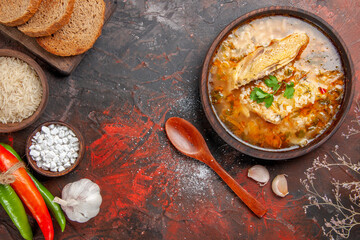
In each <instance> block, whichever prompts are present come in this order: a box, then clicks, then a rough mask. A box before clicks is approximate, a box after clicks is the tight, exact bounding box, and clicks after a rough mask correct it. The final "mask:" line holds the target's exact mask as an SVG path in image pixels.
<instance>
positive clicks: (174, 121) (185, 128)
mask: <svg viewBox="0 0 360 240" xmlns="http://www.w3.org/2000/svg"><path fill="white" fill-rule="evenodd" d="M165 131H166V134H167V136H168V138H169V140H170V142H171V143H172V144H173V145H174V147H175V148H176V149H177V150H179V151H180V152H181V153H183V154H185V155H186V156H189V157H192V158H195V159H197V160H199V161H202V162H203V163H205V164H207V165H208V166H209V167H211V168H212V169H213V170H214V171H215V172H216V173H217V174H218V175H219V176H220V177H221V178H222V179H223V180H224V182H225V183H226V184H227V185H228V186H229V187H230V188H231V189H232V190H233V191H234V192H235V193H236V195H237V196H238V197H239V198H240V199H241V200H242V201H243V202H244V203H245V205H246V206H248V207H249V209H250V210H251V211H253V213H255V214H256V216H258V217H262V216H264V215H265V213H266V211H267V209H266V208H265V207H264V206H263V205H262V204H261V203H260V202H259V201H258V200H256V199H255V198H254V197H253V196H252V195H250V194H249V193H248V192H247V191H246V190H245V189H244V188H243V187H241V186H240V185H239V184H238V183H237V182H236V181H235V180H234V179H233V178H232V177H231V176H230V175H229V174H228V173H227V172H226V171H225V170H224V169H223V168H222V167H221V166H220V165H219V163H218V162H217V161H216V160H215V159H214V157H213V156H212V155H211V152H210V150H209V148H208V147H207V145H206V142H205V140H204V138H203V137H202V135H201V133H200V132H199V131H198V130H197V129H196V128H195V127H194V126H193V125H192V124H191V123H189V122H188V121H186V120H185V119H182V118H177V117H172V118H170V119H168V120H167V121H166V123H165Z"/></svg>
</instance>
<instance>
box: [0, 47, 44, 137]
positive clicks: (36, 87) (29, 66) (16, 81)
mask: <svg viewBox="0 0 360 240" xmlns="http://www.w3.org/2000/svg"><path fill="white" fill-rule="evenodd" d="M48 98H49V86H48V83H47V79H46V76H45V73H44V71H43V70H42V69H41V67H40V66H39V64H37V63H36V62H35V61H34V60H33V59H32V58H31V57H30V56H28V55H25V54H23V53H21V52H18V51H15V50H11V49H0V133H9V132H15V131H19V130H21V129H24V128H26V127H27V126H29V125H31V124H32V123H34V122H35V121H36V120H37V119H38V118H39V117H40V115H41V113H42V112H43V111H44V109H45V107H46V104H47V101H48Z"/></svg>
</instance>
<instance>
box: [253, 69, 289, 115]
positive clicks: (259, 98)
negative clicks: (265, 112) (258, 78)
mask: <svg viewBox="0 0 360 240" xmlns="http://www.w3.org/2000/svg"><path fill="white" fill-rule="evenodd" d="M264 82H265V84H266V86H268V87H269V88H271V89H272V90H273V91H274V92H273V93H267V92H264V91H263V90H262V89H261V88H258V87H255V88H254V89H253V90H252V91H251V93H250V99H251V100H253V101H255V102H257V103H262V102H264V103H265V107H266V108H269V107H271V105H272V103H273V101H274V94H275V93H276V92H277V91H278V90H279V89H280V87H281V85H282V82H280V83H279V82H278V80H277V78H276V77H275V76H273V75H269V78H267V79H265V80H264ZM285 85H286V89H285V92H284V97H286V98H287V99H291V98H293V97H294V92H295V89H294V83H293V82H291V83H289V84H287V83H285Z"/></svg>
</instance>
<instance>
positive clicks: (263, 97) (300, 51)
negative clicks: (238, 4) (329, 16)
mask: <svg viewBox="0 0 360 240" xmlns="http://www.w3.org/2000/svg"><path fill="white" fill-rule="evenodd" d="M289 38H293V39H300V40H301V41H300V40H299V44H298V46H295V45H294V44H296V43H295V42H294V41H295V40H293V39H291V41H288V42H286V40H287V39H289ZM285 44H288V45H285ZM287 51H293V52H287ZM272 57H273V58H278V59H271V58H272ZM254 66H256V67H254ZM249 71H252V72H249ZM208 77H209V81H208V82H209V95H210V99H211V103H212V106H213V108H214V110H215V112H216V114H217V116H218V118H219V119H220V120H221V121H222V123H223V124H224V125H225V126H226V128H227V129H228V131H230V132H232V133H233V134H234V135H236V136H237V137H238V138H240V139H242V140H243V141H245V142H248V143H250V144H252V145H256V146H259V147H263V148H271V149H283V148H297V147H301V146H305V145H307V144H308V143H309V142H311V141H312V140H313V139H315V138H316V137H317V136H319V135H320V134H321V133H323V132H324V131H325V130H326V129H327V128H328V126H329V125H330V124H331V122H332V120H333V119H334V117H335V116H336V113H337V112H338V110H339V108H340V105H341V102H342V98H343V92H344V71H343V67H342V63H341V60H340V56H339V54H338V52H337V49H336V48H335V47H334V45H333V44H332V42H331V41H330V40H329V39H328V38H327V37H326V36H325V35H324V34H323V33H322V32H321V31H320V30H318V29H317V28H316V27H314V26H312V25H311V24H309V23H307V22H304V21H302V20H300V19H297V18H293V17H288V16H270V17H263V18H259V19H255V20H253V21H251V22H249V23H246V24H244V25H241V26H239V27H238V28H236V29H234V30H233V31H232V32H231V33H230V34H229V35H228V36H227V37H226V38H225V39H224V41H223V42H222V43H221V45H220V46H219V48H218V50H217V52H216V53H215V54H214V56H213V59H212V63H211V66H210V71H209V76H208ZM241 77H242V79H241ZM246 77H247V78H246ZM274 79H276V80H274ZM272 80H273V81H275V82H277V83H278V85H276V87H274V86H273V85H271V82H272ZM288 88H289V89H288ZM291 88H292V89H291ZM291 91H292V93H291V94H289V92H291Z"/></svg>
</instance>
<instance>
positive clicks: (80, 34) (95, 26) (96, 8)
mask: <svg viewBox="0 0 360 240" xmlns="http://www.w3.org/2000/svg"><path fill="white" fill-rule="evenodd" d="M104 18H105V3H104V1H103V0H86V1H85V0H75V6H74V11H73V13H72V15H71V18H70V21H69V23H68V24H66V25H65V26H64V27H63V28H61V29H60V30H59V31H57V32H55V33H54V34H52V35H50V36H47V37H39V38H37V39H36V40H37V42H38V43H39V45H40V46H41V47H43V48H44V49H45V50H46V51H48V52H50V53H52V54H55V55H59V56H73V55H78V54H81V53H84V52H85V51H87V50H88V49H90V48H91V47H92V46H93V45H94V43H95V41H96V39H97V38H98V37H99V36H100V34H101V29H102V26H103V24H104Z"/></svg>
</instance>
